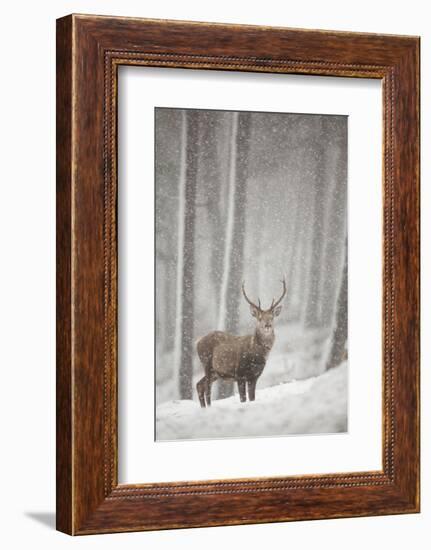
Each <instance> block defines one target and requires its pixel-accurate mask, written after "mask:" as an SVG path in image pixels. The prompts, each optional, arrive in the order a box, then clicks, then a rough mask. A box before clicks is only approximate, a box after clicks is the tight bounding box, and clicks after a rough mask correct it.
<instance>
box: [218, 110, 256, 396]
mask: <svg viewBox="0 0 431 550" xmlns="http://www.w3.org/2000/svg"><path fill="white" fill-rule="evenodd" d="M233 117H234V118H233V127H232V149H233V150H232V154H231V166H230V177H229V179H230V193H229V207H228V208H229V214H228V220H227V225H226V227H227V230H226V239H225V261H224V275H223V284H222V292H221V309H220V315H219V329H220V330H225V331H226V332H230V333H232V334H237V332H238V321H239V307H240V299H241V282H242V274H243V257H244V237H245V209H246V187H247V171H248V152H249V147H250V129H251V117H250V114H249V113H234V114H233ZM233 391H234V388H233V383H232V382H231V381H223V380H220V381H219V382H218V392H217V397H218V399H222V398H226V397H229V396H230V395H233Z"/></svg>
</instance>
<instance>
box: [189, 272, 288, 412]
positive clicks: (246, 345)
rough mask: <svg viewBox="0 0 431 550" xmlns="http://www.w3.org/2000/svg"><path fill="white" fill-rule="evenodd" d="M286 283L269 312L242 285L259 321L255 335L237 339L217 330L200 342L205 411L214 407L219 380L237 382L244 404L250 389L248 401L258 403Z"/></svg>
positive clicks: (201, 398) (199, 389)
mask: <svg viewBox="0 0 431 550" xmlns="http://www.w3.org/2000/svg"><path fill="white" fill-rule="evenodd" d="M282 283H283V292H282V294H281V296H280V298H279V299H278V300H277V301H275V300H274V299H273V300H272V304H271V306H270V307H269V309H262V308H261V307H260V300H259V301H258V304H259V305H256V304H254V303H253V302H252V301H251V300H250V299H249V298H248V297H247V294H246V293H245V289H244V283H243V284H242V293H243V295H244V298H245V299H246V301H247V302H248V304H249V305H250V311H251V314H252V315H253V317H255V319H256V330H255V331H254V334H250V335H247V336H234V335H233V334H229V333H228V332H221V331H217V330H216V331H213V332H210V333H209V334H207V335H206V336H204V337H202V338H201V339H200V340H198V342H197V344H196V347H197V352H198V355H199V359H200V360H201V363H202V365H203V367H204V369H205V376H204V377H203V378H202V379H201V380H199V382H198V383H197V385H196V389H197V392H198V396H199V401H200V404H201V407H206V406H208V407H209V406H210V405H211V386H212V383H213V382H214V381H215V380H217V378H222V379H230V380H236V382H237V384H238V391H239V398H240V400H241V402H244V401H246V399H247V397H246V386H247V389H248V398H249V400H250V401H254V399H255V390H256V382H257V380H258V378H259V376H260V375H261V374H262V372H263V369H264V368H265V364H266V361H267V359H268V355H269V352H270V351H271V348H272V346H273V344H274V339H275V334H274V317H278V315H280V311H281V306H280V305H279V304H280V303H281V301H282V300H283V298H284V297H285V295H286V281H285V280H284V279H283V281H282Z"/></svg>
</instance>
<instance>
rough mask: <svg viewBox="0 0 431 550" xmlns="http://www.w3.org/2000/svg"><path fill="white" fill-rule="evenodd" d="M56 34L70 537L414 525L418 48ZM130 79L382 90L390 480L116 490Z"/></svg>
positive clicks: (286, 32) (363, 476) (315, 40)
mask: <svg viewBox="0 0 431 550" xmlns="http://www.w3.org/2000/svg"><path fill="white" fill-rule="evenodd" d="M57 24H58V27H57V33H58V35H57V36H58V38H57V50H58V54H57V75H58V76H57V106H58V107H57V109H58V114H57V257H58V263H57V304H58V305H57V527H58V529H59V530H61V531H64V532H66V533H70V534H87V533H98V532H113V531H132V530H147V529H167V528H174V527H194V526H209V525H226V524H240V523H259V522H268V521H289V520H295V519H318V518H330V517H334V518H335V517H345V516H363V515H376V514H393V513H406V512H417V511H418V510H419V435H418V429H419V107H418V106H419V39H418V38H416V37H403V36H384V35H374V34H355V33H340V32H331V31H305V30H295V29H281V28H268V27H265V28H263V27H252V26H240V25H222V24H209V23H187V22H179V21H155V20H143V19H127V18H112V17H95V16H75V15H72V16H68V17H66V18H63V19H60V20H58V23H57ZM122 64H128V65H130V64H133V65H142V66H143V67H145V66H159V67H183V68H187V69H194V70H199V69H203V68H205V69H217V70H234V71H254V72H267V73H273V72H279V73H286V74H295V73H300V74H317V75H330V76H352V77H358V78H364V77H366V78H378V79H381V80H382V82H383V104H384V109H383V111H384V120H383V126H384V148H383V149H384V159H383V165H384V175H383V189H382V190H383V194H384V212H383V215H384V228H383V231H384V265H383V266H382V276H383V286H384V293H383V304H382V315H383V337H382V346H383V419H384V420H383V421H384V426H383V441H382V454H383V470H382V471H379V472H349V473H346V474H334V475H331V474H330V473H328V474H327V475H310V476H296V477H295V476H291V477H287V478H274V479H271V478H259V479H238V480H210V481H208V482H193V481H190V482H181V483H163V482H162V480H161V483H153V484H141V485H133V486H132V485H118V477H117V457H118V453H117V445H118V443H117V233H116V231H117V229H116V223H117V219H116V215H117V214H116V212H117V209H116V207H117V205H116V200H117V130H116V128H117V121H116V116H117V72H118V71H117V68H118V66H119V65H122ZM143 70H145V69H143Z"/></svg>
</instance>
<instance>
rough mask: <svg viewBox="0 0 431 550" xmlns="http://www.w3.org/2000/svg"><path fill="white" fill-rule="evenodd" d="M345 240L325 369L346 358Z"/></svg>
mask: <svg viewBox="0 0 431 550" xmlns="http://www.w3.org/2000/svg"><path fill="white" fill-rule="evenodd" d="M347 264H348V260H347V240H346V244H345V253H344V266H343V274H342V277H341V284H340V288H339V292H338V299H337V309H336V314H335V320H334V331H333V334H332V340H331V349H330V352H329V355H328V360H327V362H326V369H331V368H334V367H337V366H338V365H340V363H342V362H343V361H345V360H346V359H347V347H346V344H347V333H348V330H347V322H348V320H347V319H348V305H347V304H348V302H347V293H348V290H347Z"/></svg>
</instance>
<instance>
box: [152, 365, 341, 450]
mask: <svg viewBox="0 0 431 550" xmlns="http://www.w3.org/2000/svg"><path fill="white" fill-rule="evenodd" d="M258 387H259V386H258ZM156 431H157V439H158V440H173V439H212V438H224V437H259V436H276V435H289V434H318V433H339V432H345V431H347V363H343V364H342V365H340V366H339V367H337V368H335V369H331V370H330V371H328V372H325V373H324V374H322V375H320V376H316V377H314V378H308V379H305V380H299V381H292V382H288V383H282V384H279V385H277V386H272V387H267V388H264V389H260V390H259V389H257V391H256V401H254V402H246V403H241V402H240V401H239V397H238V394H236V395H234V396H233V397H229V398H228V399H220V400H218V401H213V405H212V407H209V408H206V409H201V407H200V406H199V404H198V403H197V402H196V401H191V400H183V401H179V400H177V401H168V402H165V403H163V404H161V405H159V406H158V407H157V409H156Z"/></svg>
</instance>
